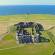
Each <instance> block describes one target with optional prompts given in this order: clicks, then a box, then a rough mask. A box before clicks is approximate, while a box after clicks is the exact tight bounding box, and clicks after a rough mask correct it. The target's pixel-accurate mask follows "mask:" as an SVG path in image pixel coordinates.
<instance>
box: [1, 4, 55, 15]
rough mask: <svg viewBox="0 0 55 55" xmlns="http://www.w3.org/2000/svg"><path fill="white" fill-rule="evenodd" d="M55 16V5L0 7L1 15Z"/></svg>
mask: <svg viewBox="0 0 55 55" xmlns="http://www.w3.org/2000/svg"><path fill="white" fill-rule="evenodd" d="M15 14H54V15H55V5H10V6H0V15H15Z"/></svg>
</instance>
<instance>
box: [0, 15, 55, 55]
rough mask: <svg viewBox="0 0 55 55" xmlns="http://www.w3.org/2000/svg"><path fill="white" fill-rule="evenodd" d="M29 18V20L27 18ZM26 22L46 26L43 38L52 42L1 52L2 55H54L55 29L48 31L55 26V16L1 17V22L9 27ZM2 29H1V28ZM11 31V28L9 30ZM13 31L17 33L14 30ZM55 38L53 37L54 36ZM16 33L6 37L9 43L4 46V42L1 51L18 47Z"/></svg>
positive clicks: (0, 44) (1, 44)
mask: <svg viewBox="0 0 55 55" xmlns="http://www.w3.org/2000/svg"><path fill="white" fill-rule="evenodd" d="M27 17H28V18H27ZM24 21H33V22H38V23H41V24H42V25H43V26H44V29H45V30H46V31H43V32H42V36H43V37H45V38H49V39H50V42H47V43H46V42H44V43H37V44H27V45H24V46H21V47H17V48H14V49H8V50H0V55H52V53H53V52H54V51H55V45H54V43H53V42H52V40H51V38H50V37H53V41H55V39H54V38H55V28H53V29H50V30H48V29H49V28H50V27H52V26H55V15H48V14H30V15H26V14H21V15H9V16H0V22H1V23H2V24H4V22H6V24H8V27H10V26H12V25H14V24H16V23H19V22H24ZM0 29H1V28H0ZM8 29H9V28H8ZM12 31H15V30H14V29H12ZM51 34H52V35H54V36H52V35H51ZM13 38H15V33H10V34H8V35H6V36H5V38H4V39H5V40H6V42H7V43H5V44H3V42H4V41H2V42H1V43H0V49H3V48H10V47H12V46H16V45H17V44H16V40H15V39H13ZM18 46H19V45H18Z"/></svg>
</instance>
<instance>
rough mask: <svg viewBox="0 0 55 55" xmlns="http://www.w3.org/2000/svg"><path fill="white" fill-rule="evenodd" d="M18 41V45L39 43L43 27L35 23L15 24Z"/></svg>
mask: <svg viewBox="0 0 55 55" xmlns="http://www.w3.org/2000/svg"><path fill="white" fill-rule="evenodd" d="M15 26H16V27H17V28H16V40H17V42H18V43H39V42H40V41H41V39H40V36H41V31H43V30H44V29H43V26H42V25H41V24H39V23H34V22H20V23H18V24H15Z"/></svg>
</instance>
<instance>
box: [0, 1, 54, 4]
mask: <svg viewBox="0 0 55 55" xmlns="http://www.w3.org/2000/svg"><path fill="white" fill-rule="evenodd" d="M32 4H34V5H55V0H0V5H32Z"/></svg>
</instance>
